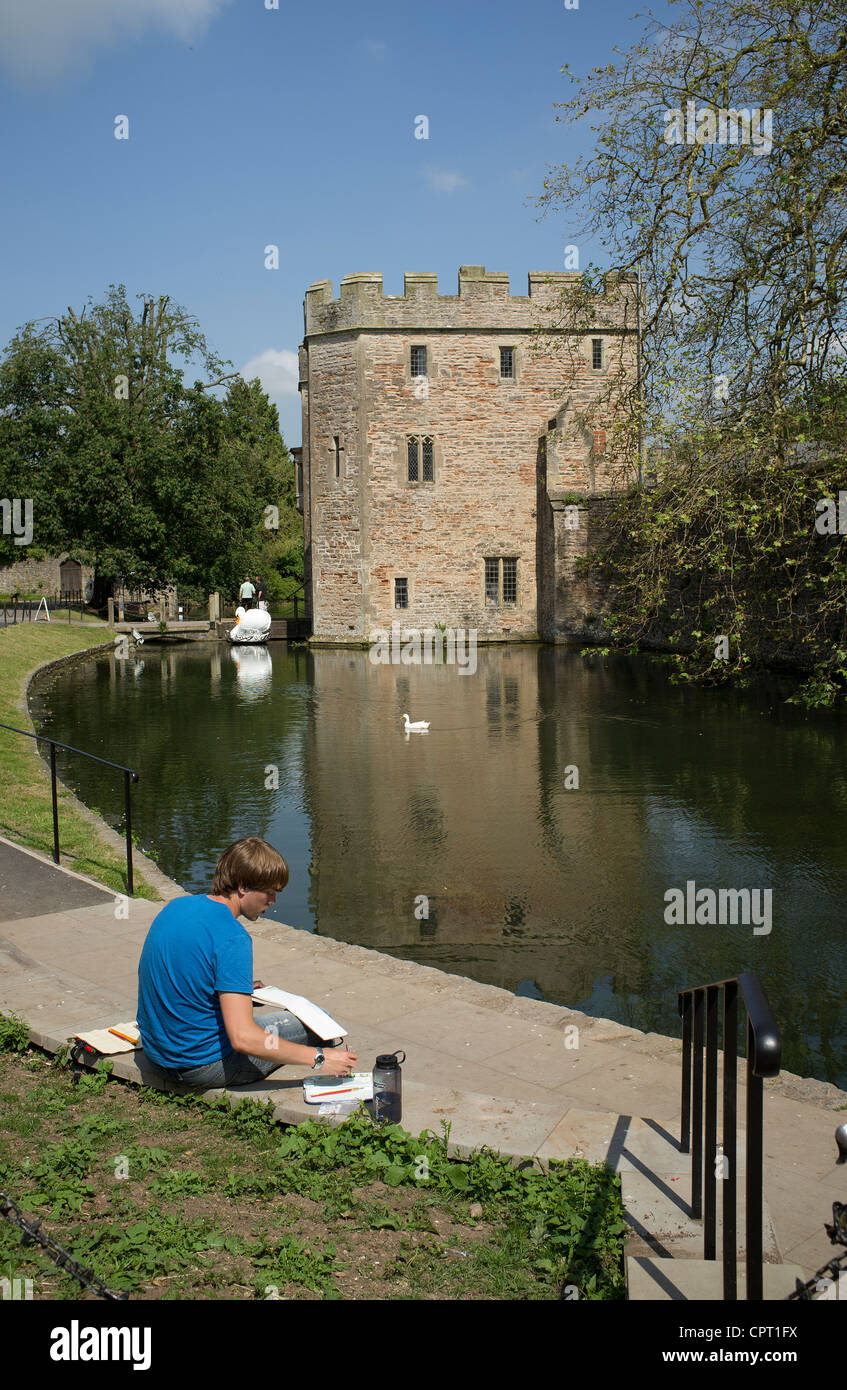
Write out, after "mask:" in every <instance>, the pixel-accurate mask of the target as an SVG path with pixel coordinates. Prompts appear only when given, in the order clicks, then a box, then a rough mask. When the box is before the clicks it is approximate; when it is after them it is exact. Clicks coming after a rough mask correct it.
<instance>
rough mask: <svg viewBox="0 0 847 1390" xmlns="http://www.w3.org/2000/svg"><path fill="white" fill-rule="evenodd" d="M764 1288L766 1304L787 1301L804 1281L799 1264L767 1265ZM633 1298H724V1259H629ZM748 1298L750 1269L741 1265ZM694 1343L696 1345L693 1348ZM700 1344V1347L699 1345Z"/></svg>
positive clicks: (741, 1289) (741, 1288) (742, 1293)
mask: <svg viewBox="0 0 847 1390" xmlns="http://www.w3.org/2000/svg"><path fill="white" fill-rule="evenodd" d="M763 1276H764V1277H763V1280H762V1289H763V1293H764V1298H765V1302H774V1301H778V1300H781V1299H784V1298H787V1297H788V1295H789V1294H790V1293H792V1292H793V1290H794V1281H795V1279H796V1278H800V1279H803V1278H804V1277H805V1276H804V1275H803V1272H802V1270H801V1269H800V1268H799V1267H798V1266H796V1265H788V1264H786V1265H767V1264H766V1265H765V1267H764V1270H763ZM627 1287H628V1289H629V1297H630V1298H631V1299H634V1300H635V1299H638V1300H640V1301H644V1300H647V1301H651V1302H652V1301H654V1300H657V1299H662V1300H664V1299H672V1300H673V1301H675V1302H685V1303H690V1302H702V1301H703V1300H706V1301H712V1300H718V1299H722V1298H723V1268H722V1266H721V1262H720V1260H708V1261H707V1260H661V1259H649V1258H644V1259H642V1258H635V1259H629V1260H627ZM746 1297H747V1266H746V1265H745V1264H744V1263H743V1262H742V1263H740V1264H739V1266H738V1298H739V1300H741V1299H745V1298H746ZM693 1345H694V1343H693V1342H692V1346H693ZM698 1345H699V1344H698Z"/></svg>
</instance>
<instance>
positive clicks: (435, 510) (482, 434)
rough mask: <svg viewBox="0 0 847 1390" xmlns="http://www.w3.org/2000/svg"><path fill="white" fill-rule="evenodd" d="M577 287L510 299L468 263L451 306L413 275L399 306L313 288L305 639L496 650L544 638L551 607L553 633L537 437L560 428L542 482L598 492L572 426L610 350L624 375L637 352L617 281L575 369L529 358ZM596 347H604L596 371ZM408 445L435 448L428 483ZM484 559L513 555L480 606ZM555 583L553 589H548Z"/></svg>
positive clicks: (361, 288) (306, 377)
mask: <svg viewBox="0 0 847 1390" xmlns="http://www.w3.org/2000/svg"><path fill="white" fill-rule="evenodd" d="M573 279H574V277H573V276H571V275H568V274H551V275H550V276H546V275H541V274H540V273H539V274H538V275H534V274H531V275H530V279H529V294H528V295H526V296H511V295H510V294H509V284H508V279H507V277H505V276H502V275H499V274H494V273H491V272H488V273H486V272H485V271H484V268H483V267H463V268H462V270H461V271H460V280H459V294H458V295H444V296H440V295H438V293H437V283H436V280H435V277H434V276H424V275H418V276H407V277H406V293H405V295H403V296H385V295H383V294H382V277H381V276H378V275H372V274H365V275H359V276H348V277H346V278H345V280H344V281H343V282H342V287H341V295H340V297H339V299H338V300H333V299H332V296H331V286H330V285H329V284H328V282H321V283H320V284H318V285H317V286H313V287H312V289H310V291H309V292H308V293H307V296H306V304H305V321H306V339H305V342H304V348H303V350H302V351H301V378H302V381H301V389H302V390H303V410H304V432H303V441H304V447H303V460H304V522H305V526H306V556H307V585H308V584H310V586H311V595H312V613H313V635H314V636H315V637H316V638H318V639H320V638H323V639H326V640H335V641H344V640H347V641H350V640H363V639H366V638H367V637H368V636H372V635H373V634H374V632H375V631H376V630H377V629H380V628H382V629H385V628H388V627H390V626H391V624H392V622H398V621H399V622H401V624H402V625H403V626H404V627H408V628H412V627H414V628H431V627H432V626H434V624H436V623H444V624H446V625H447V626H451V627H463V628H476V629H477V630H478V632H479V634H480V636H481V637H488V638H492V639H497V638H501V639H502V638H506V639H508V638H532V637H536V636H539V635H543V632H542V629H543V628H544V627H545V626H546V627H547V628H548V629H553V628H555V626H556V620H555V618H554V616H553V612H552V609H551V613H550V614H549V615H548V620H547V622H546V624H545V622H544V621H543V619H542V616H541V614H540V612H539V592H540V591H539V574H540V573H541V572H542V571H543V569H544V566H545V565H547V567H548V569H551V567H552V568H555V566H556V565H557V564H558V563H559V559H558V558H557V557H559V555H560V548H558V549H557V546H556V543H555V541H554V531H555V528H554V527H552V526H551V525H549V524H546V523H545V517H542V518H541V523H539V508H541V509H542V511H543V510H544V507H547V508H549V506H550V503H549V501H548V500H547V498H546V496H542V493H541V492H540V490H539V437H540V436H543V435H545V434H546V432H547V431H548V426H549V425H550V423H551V420H553V419H555V421H556V431H555V433H554V434H553V435H552V437H551V439H550V444H549V447H548V448H547V453H546V458H547V460H548V464H547V466H549V467H550V470H551V477H550V479H549V480H548V482H549V484H550V485H551V486H555V487H558V488H560V489H561V488H562V487H564V486H567V485H573V486H578V487H579V488H580V490H581V491H587V492H591V491H594V490H595V489H596V488H597V487H599V486H603V485H604V484H608V477H607V475H606V470H605V461H604V454H603V451H602V447H600V448H598V438H597V437H596V436H595V435H594V434H593V433H592V432H589V431H588V430H586V429H582V430H580V429H579V428H574V421H575V414H576V412H577V411H579V410H581V409H583V408H585V407H586V406H587V405H589V404H590V403H591V402H592V401H593V400H594V399H595V397H596V395H597V392H598V389H599V388H600V387H601V386H605V385H606V384H607V381H608V378H607V372H608V371H609V369H610V368H612V367H613V366H614V365H615V363H616V362H617V361H618V360H619V358H620V355H621V343H623V344H624V360H625V361H626V363H627V364H628V365H629V366H630V367H631V366H632V362H633V356H634V345H633V343H632V341H631V338H630V337H629V336H626V337H624V338H622V337H621V332H620V330H621V325H622V324H623V322H624V317H623V316H624V305H623V303H622V298H621V296H620V295H618V294H617V293H616V288H617V287H616V281H615V280H614V277H610V278H609V279H608V281H607V291H608V293H607V295H606V296H601V297H599V298H598V300H597V327H596V328H594V329H592V330H590V331H589V332H588V333H586V336H585V339H584V340H583V342H582V343H580V344H579V345H578V347H577V350H576V353H575V360H574V361H570V360H568V361H567V362H566V361H565V360H564V359H563V355H562V354H561V353H556V352H553V351H550V350H547V351H546V352H539V351H538V343H537V338H536V337H535V336H534V334H533V329H535V328H537V327H538V326H539V325H540V324H541V322H542V320H543V315H544V313H545V312H549V309H550V307H551V305H552V303H553V301H554V299H555V298H556V297H557V296H558V294H559V292H560V290H561V287H562V284H563V282H568V281H571V280H573ZM622 289H623V292H624V294H629V293H630V292H631V293H634V286H632V287H630V286H629V285H625V286H623V287H622ZM632 317H633V314H632V307H631V304H630V305H629V320H628V321H631V320H632ZM592 336H601V337H602V338H603V341H604V367H603V369H602V370H601V371H597V370H596V369H594V368H593V366H592V360H591V337H592ZM413 346H417V347H424V348H425V349H426V353H427V381H426V391H425V393H424V392H423V391H422V389H421V387H420V384H419V383H416V381H415V380H414V379H413V377H412V375H411V348H412V347H413ZM501 347H511V348H513V349H514V357H515V373H516V375H515V379H514V380H511V381H502V380H501V378H500V348H501ZM336 435H338V436H339V437H340V440H341V444H342V446H343V448H342V451H341V459H342V462H341V466H340V470H339V476H338V478H336V477H335V451H334V449H333V447H332V444H333V438H334V436H336ZM408 435H415V436H419V437H423V436H427V435H428V436H430V437H431V438H432V439H433V441H434V472H435V477H434V481H433V482H431V483H429V482H427V483H424V482H422V481H420V482H417V483H414V482H411V483H410V482H409V479H408V469H407V452H406V441H407V436H408ZM546 522H549V518H547V519H546ZM545 536H546V542H545ZM545 543H546V545H547V547H548V550H549V553H546V552H545ZM486 557H489V558H499V559H500V560H501V561H502V559H503V558H516V559H517V578H518V593H517V603H516V604H515V605H514V606H509V605H504V604H498V605H495V606H492V605H489V604H487V603H486V601H485V563H484V562H485V559H486ZM398 577H403V578H406V579H407V581H408V590H409V606H408V608H406V609H404V610H397V609H395V607H394V581H395V579H396V578H398ZM550 585H551V586H552V589H551V592H553V593H555V592H556V590H557V585H558V581H554V580H553V579H552V578H551V580H550ZM553 602H554V600H553V599H552V598H551V603H553Z"/></svg>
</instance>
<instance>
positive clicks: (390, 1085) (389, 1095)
mask: <svg viewBox="0 0 847 1390" xmlns="http://www.w3.org/2000/svg"><path fill="white" fill-rule="evenodd" d="M398 1057H402V1060H403V1061H404V1062H405V1060H406V1054H405V1052H403V1049H402V1048H398V1049H397V1051H396V1052H383V1053H380V1055H379V1057H377V1059H376V1066H375V1067H374V1069H373V1087H374V1098H373V1117H374V1120H375V1122H376V1123H377V1124H381V1123H382V1122H383V1121H387V1122H388V1123H389V1124H394V1125H399V1123H400V1120H401V1117H402V1114H403V1073H402V1071H401V1070H400V1063H399V1061H398V1060H397V1059H398Z"/></svg>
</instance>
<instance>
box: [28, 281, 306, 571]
mask: <svg viewBox="0 0 847 1390" xmlns="http://www.w3.org/2000/svg"><path fill="white" fill-rule="evenodd" d="M138 297H139V299H141V301H142V304H141V309H140V311H139V313H138V314H135V313H133V311H132V309H131V307H130V305H129V303H128V302H127V298H126V290H125V287H124V286H123V285H120V286H118V287H115V286H114V285H112V286H110V289H109V293H108V295H107V297H106V299H105V301H104V302H102V303H100V304H93V303H92V302H91V300H89V303H88V305H86V307H85V308H84V309H83V311H82V312H81V313H80V314H77V313H75V311H74V310H73V309H72V308H69V309H68V311H67V313H66V314H64V315H61V316H59V317H55V318H50V319H48V320H47V321H46V323H42V324H41V325H39V324H36V323H33V322H30V323H27V324H26V325H25V326H24V327H23V328H22V329H20V330H19V331H18V333H17V334H16V335H15V337H14V338H13V340H12V342H11V344H10V345H9V348H8V350H7V352H6V355H5V358H4V360H3V362H2V364H0V491H2V492H3V493H4V495H6V496H8V497H31V498H32V499H33V512H34V536H33V541H34V545H33V549H35V548H36V547H37V549H38V550H39V551H40V552H41V553H47V552H50V551H65V550H67V551H69V552H70V553H71V555H72V556H73V557H74V558H76V559H79V560H84V561H87V562H89V563H93V564H94V565H95V567H96V571H97V574H98V578H100V579H102V580H113V579H117V578H122V579H124V581H125V582H126V583H127V585H128V586H130V587H140V586H145V587H147V588H158V587H162V586H164V585H166V584H169V583H174V584H176V585H177V586H178V587H179V588H180V589H181V590H182V591H184V592H192V591H193V592H195V593H196V594H198V595H199V594H200V593H202V592H207V591H208V590H209V589H215V588H218V589H222V590H231V589H232V588H233V587H234V586H235V585H236V584H237V583H238V581H239V579H240V578H243V574H244V572H245V570H246V569H250V570H255V569H256V568H257V567H258V566H259V565H262V566H263V567H265V568H268V567H269V566H273V565H276V564H277V563H281V564H282V567H283V568H285V569H287V570H288V571H290V572H297V560H298V544H299V546H300V548H301V547H302V543H301V542H300V541H299V536H300V527H299V516H298V514H297V512H296V509H295V506H294V469H293V461H292V459H291V456H290V454H289V452H288V450H287V449H286V447H285V444H284V442H283V440H282V437H281V436H280V433H279V418H278V414H277V411H276V407H275V406H273V405H272V404H271V402H270V401H269V400H268V398H267V396H266V394H265V393H264V391H263V390H262V387H261V385H260V383H259V381H258V380H254V381H252V382H250V383H247V382H245V381H244V380H243V379H242V378H241V377H240V376H238V374H237V373H235V372H228V371H226V368H227V367H229V366H231V365H232V364H231V363H226V362H224V361H222V360H221V359H220V358H219V357H218V355H217V354H216V353H215V352H213V351H212V350H211V349H210V348H209V347H208V345H207V343H206V340H205V338H204V336H203V334H202V333H201V332H200V330H199V328H198V326H197V324H196V322H195V320H193V319H191V318H190V317H189V316H188V315H187V313H186V312H185V310H184V309H182V308H180V307H179V306H178V305H174V304H172V303H171V302H170V300H169V299H168V297H167V296H164V295H162V296H159V298H158V299H154V298H153V297H152V296H150V295H140V296H138ZM180 358H182V359H184V360H185V361H186V362H190V361H192V360H195V361H198V360H199V362H200V363H201V364H202V370H203V371H204V373H205V375H206V380H205V381H203V380H199V379H198V380H195V382H194V384H193V386H190V387H188V386H186V385H185V383H184V380H183V375H184V373H183V370H182V369H181V368H180V367H179V366H178V365H177V361H176V360H174V359H180ZM224 385H225V386H227V391H226V395H225V397H224V399H223V400H219V399H218V398H217V397H216V396H215V395H213V394H212V392H213V389H214V388H216V387H221V386H224ZM0 556H2V558H3V559H5V560H9V559H12V558H14V559H19V558H21V552H20V549H17V548H15V547H14V544H13V539H12V538H11V537H3V538H2V539H0Z"/></svg>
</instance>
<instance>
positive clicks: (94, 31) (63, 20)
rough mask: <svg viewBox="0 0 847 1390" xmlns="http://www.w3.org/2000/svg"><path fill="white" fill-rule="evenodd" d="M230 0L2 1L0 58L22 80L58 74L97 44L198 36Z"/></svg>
mask: <svg viewBox="0 0 847 1390" xmlns="http://www.w3.org/2000/svg"><path fill="white" fill-rule="evenodd" d="M230 3H231V0H0V62H2V63H3V65H4V66H5V67H6V68H8V69H9V70H10V71H11V72H12V73H14V75H15V76H16V77H18V78H21V79H23V80H25V81H43V80H45V79H49V78H52V77H57V76H58V75H59V74H60V73H62V72H64V71H65V70H67V69H72V68H73V69H75V68H77V67H79V66H80V65H82V64H85V63H86V62H87V60H88V59H89V58H90V57H91V56H92V54H93V53H94V52H95V51H96V50H97V49H100V48H104V47H114V46H115V45H116V44H119V43H121V42H123V41H126V40H128V39H129V40H132V39H137V38H139V36H140V35H141V34H143V33H144V32H145V31H146V30H151V29H153V30H155V29H160V30H164V31H165V32H166V33H168V32H169V33H171V34H173V35H174V36H175V37H176V38H178V39H181V40H183V41H187V40H189V39H193V38H198V37H199V36H200V35H201V34H202V33H203V32H204V31H205V29H206V28H207V26H208V25H209V23H210V22H211V20H213V19H214V18H215V16H216V15H217V14H218V13H219V12H220V11H221V10H222V9H224V7H225V6H226V5H229V4H230Z"/></svg>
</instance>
